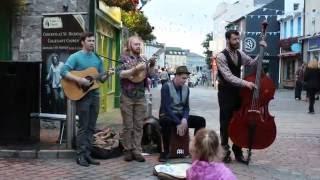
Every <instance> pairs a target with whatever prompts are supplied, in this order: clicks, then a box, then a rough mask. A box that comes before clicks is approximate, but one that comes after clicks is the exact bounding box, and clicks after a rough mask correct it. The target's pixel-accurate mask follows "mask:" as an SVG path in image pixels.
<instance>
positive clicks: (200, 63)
mask: <svg viewBox="0 0 320 180" xmlns="http://www.w3.org/2000/svg"><path fill="white" fill-rule="evenodd" d="M187 67H188V70H189V71H190V72H191V73H197V72H207V71H208V65H207V63H206V59H205V57H203V56H201V55H199V54H196V53H193V52H190V53H188V55H187Z"/></svg>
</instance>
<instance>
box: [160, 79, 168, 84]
mask: <svg viewBox="0 0 320 180" xmlns="http://www.w3.org/2000/svg"><path fill="white" fill-rule="evenodd" d="M160 82H161V85H164V84H165V83H166V82H168V80H167V79H161V80H160Z"/></svg>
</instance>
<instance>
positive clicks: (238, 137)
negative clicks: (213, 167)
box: [228, 21, 277, 164]
mask: <svg viewBox="0 0 320 180" xmlns="http://www.w3.org/2000/svg"><path fill="white" fill-rule="evenodd" d="M267 25H268V23H267V22H266V21H264V22H263V23H262V31H261V40H262V41H265V39H266V28H267ZM263 55H264V47H263V46H260V51H259V57H258V60H257V61H258V62H257V69H256V71H255V72H254V73H252V74H250V75H248V76H246V77H245V78H244V79H245V80H246V81H250V82H254V83H255V85H256V87H255V88H254V89H253V90H250V89H248V88H242V89H241V90H240V97H241V107H240V108H239V109H238V111H236V112H235V113H234V114H233V117H232V118H231V121H230V125H229V129H228V133H229V137H230V138H231V140H232V142H233V143H234V144H236V145H238V146H239V147H242V148H248V156H247V160H246V163H247V164H249V161H250V158H251V150H252V149H264V148H266V147H268V146H270V145H271V144H272V143H273V141H274V140H275V138H276V134H277V131H276V125H275V122H274V116H272V115H270V113H269V110H268V104H269V101H270V100H272V99H273V97H274V93H275V85H274V83H273V81H272V80H271V79H270V78H269V77H268V76H267V75H266V74H264V73H263V69H262V60H263Z"/></svg>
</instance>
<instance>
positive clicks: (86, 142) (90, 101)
mask: <svg viewBox="0 0 320 180" xmlns="http://www.w3.org/2000/svg"><path fill="white" fill-rule="evenodd" d="M99 105H100V100H99V95H98V94H96V93H94V92H90V93H88V94H87V95H86V96H84V97H83V98H82V99H80V100H79V101H77V114H78V116H79V123H78V132H77V137H76V140H77V155H78V156H84V155H86V156H89V155H90V152H91V146H92V140H93V134H94V132H95V127H96V122H97V118H98V114H99Z"/></svg>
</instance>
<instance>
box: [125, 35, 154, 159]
mask: <svg viewBox="0 0 320 180" xmlns="http://www.w3.org/2000/svg"><path fill="white" fill-rule="evenodd" d="M142 45H143V41H142V39H141V38H140V37H138V36H131V37H129V38H128V40H127V43H126V46H125V48H124V52H123V54H122V56H121V62H122V63H123V66H121V67H122V69H121V70H120V72H119V74H120V78H121V81H120V84H121V97H120V109H121V115H122V120H123V147H124V160H125V161H132V160H136V161H138V162H144V161H145V159H144V157H143V156H142V155H141V152H142V148H141V139H142V134H143V121H144V119H145V116H146V99H145V89H146V88H147V87H148V81H147V77H148V74H149V72H150V69H151V68H154V65H155V62H154V61H151V62H150V64H147V63H145V62H144V61H145V58H143V57H142V56H141V55H140V53H141V47H142ZM141 72H145V74H146V76H145V77H144V79H143V80H142V81H141V82H136V81H134V82H133V79H134V78H135V76H137V75H138V74H139V73H141Z"/></svg>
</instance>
